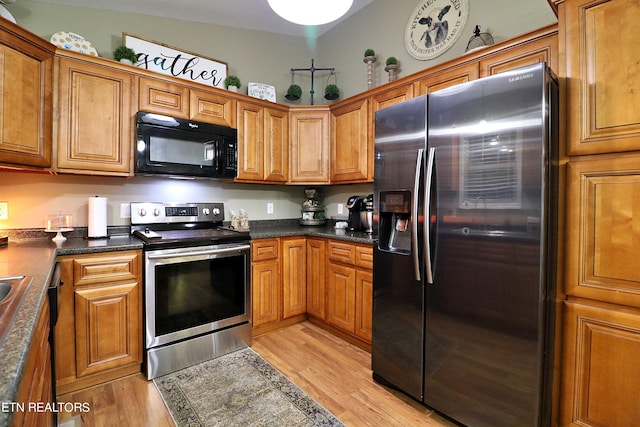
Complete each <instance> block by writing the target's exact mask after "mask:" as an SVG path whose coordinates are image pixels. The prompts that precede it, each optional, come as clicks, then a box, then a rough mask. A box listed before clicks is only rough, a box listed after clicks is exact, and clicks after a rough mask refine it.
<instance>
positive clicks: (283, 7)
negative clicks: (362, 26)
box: [268, 0, 353, 25]
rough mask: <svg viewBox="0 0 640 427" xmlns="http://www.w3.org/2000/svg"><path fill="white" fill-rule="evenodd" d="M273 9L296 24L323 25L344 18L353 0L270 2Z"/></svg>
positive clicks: (277, 0) (287, 0)
mask: <svg viewBox="0 0 640 427" xmlns="http://www.w3.org/2000/svg"><path fill="white" fill-rule="evenodd" d="M268 2H269V6H271V9H273V11H274V12H275V13H277V14H278V15H280V16H281V17H282V18H284V19H286V20H287V21H290V22H293V23H294V24H300V25H322V24H326V23H329V22H332V21H335V20H336V19H338V18H340V17H342V16H343V15H344V14H345V13H347V12H348V11H349V9H350V8H351V5H352V4H353V0H268Z"/></svg>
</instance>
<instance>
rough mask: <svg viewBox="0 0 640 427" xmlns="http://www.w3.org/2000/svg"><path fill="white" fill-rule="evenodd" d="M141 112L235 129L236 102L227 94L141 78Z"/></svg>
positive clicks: (161, 80) (157, 79)
mask: <svg viewBox="0 0 640 427" xmlns="http://www.w3.org/2000/svg"><path fill="white" fill-rule="evenodd" d="M138 91H139V99H138V110H141V111H148V112H150V113H158V114H164V115H168V116H171V117H176V118H180V119H188V120H195V121H199V122H204V123H212V124H216V125H221V126H228V127H232V128H235V122H236V100H235V98H233V97H231V96H228V95H227V94H225V93H224V92H223V91H221V90H219V91H216V90H215V89H212V90H210V91H208V90H205V89H196V88H195V87H193V86H185V85H180V84H177V83H175V82H172V81H169V80H163V79H159V78H150V77H140V79H139V83H138Z"/></svg>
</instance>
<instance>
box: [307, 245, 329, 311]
mask: <svg viewBox="0 0 640 427" xmlns="http://www.w3.org/2000/svg"><path fill="white" fill-rule="evenodd" d="M326 247H327V241H326V240H324V239H314V238H308V239H307V314H309V316H313V317H316V318H318V319H320V320H324V319H325V312H326V309H325V307H326V295H325V294H326V273H327V272H326V269H327V268H326V264H327V263H326Z"/></svg>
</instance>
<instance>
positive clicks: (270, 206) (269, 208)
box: [267, 203, 273, 214]
mask: <svg viewBox="0 0 640 427" xmlns="http://www.w3.org/2000/svg"><path fill="white" fill-rule="evenodd" d="M267 213H268V214H273V203H267Z"/></svg>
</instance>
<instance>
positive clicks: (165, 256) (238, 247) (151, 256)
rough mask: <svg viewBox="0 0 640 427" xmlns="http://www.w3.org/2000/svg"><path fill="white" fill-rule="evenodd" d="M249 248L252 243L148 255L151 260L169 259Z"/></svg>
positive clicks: (217, 253)
mask: <svg viewBox="0 0 640 427" xmlns="http://www.w3.org/2000/svg"><path fill="white" fill-rule="evenodd" d="M249 248H251V245H239V246H233V247H229V248H222V249H209V250H204V251H192V252H176V253H173V254H164V255H162V254H158V255H147V258H148V259H150V260H155V259H168V258H182V257H186V256H200V255H219V254H224V253H229V252H237V251H243V250H246V249H249Z"/></svg>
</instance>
